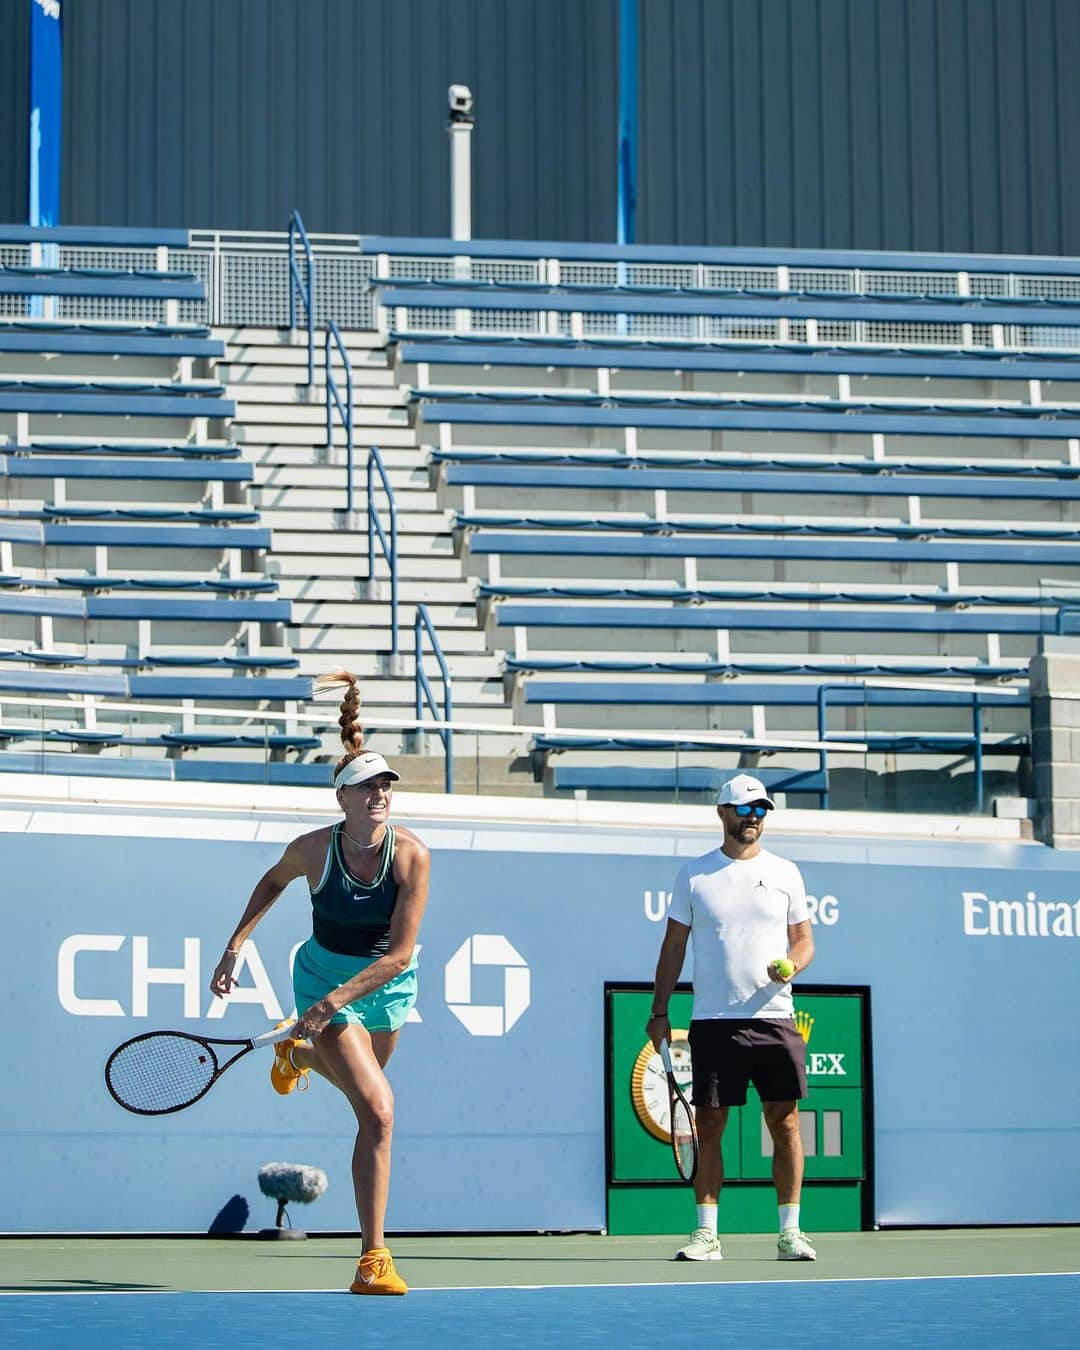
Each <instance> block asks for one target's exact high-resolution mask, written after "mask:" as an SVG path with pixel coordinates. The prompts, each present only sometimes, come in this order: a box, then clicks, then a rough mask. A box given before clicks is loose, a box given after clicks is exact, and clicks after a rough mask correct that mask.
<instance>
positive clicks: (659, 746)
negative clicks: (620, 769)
mask: <svg viewBox="0 0 1080 1350" xmlns="http://www.w3.org/2000/svg"><path fill="white" fill-rule="evenodd" d="M719 734H720V733H717V735H719ZM710 737H711V739H710V740H708V741H695V740H694V739H693V737H692V736H690V737H686V736H681V737H680V736H673V737H671V738H670V739H669V740H664V739H662V738H660V737H657V736H652V737H649V738H644V737H642V738H641V739H638V738H636V737H633V736H605V735H604V734H603V733H602V732H597V733H596V734H595V735H581V734H580V733H566V732H544V733H537V734H536V735H535V736H534V737H533V738H532V741H531V742H530V752H531V754H532V756H533V761H534V766H535V767H534V775H535V776H536V777H537V778H540V777H542V776H543V769H542V765H543V763H544V762H545V761H546V759H547V757H548V756H549V755H551V754H557V753H559V752H561V751H565V750H589V751H597V750H604V751H606V750H611V751H617V752H619V753H620V754H621V753H622V752H624V751H648V752H658V751H664V752H669V753H670V752H673V751H679V752H687V751H701V752H704V753H706V754H715V753H716V751H717V745H716V736H714V735H713V734H712V733H711V732H710ZM828 739H829V741H836V743H837V749H842V748H843V743H844V741H857V742H858V743H859V744H860V745H865V746H867V747H868V748H869V749H870V750H871V751H872V752H874V753H883V754H891V753H896V754H909V755H918V754H927V755H941V754H945V755H951V754H967V753H968V752H970V751H971V750H973V749H974V747H975V737H974V736H973V735H971V734H970V733H968V732H964V731H934V732H927V733H926V734H921V733H914V732H910V731H871V730H867V731H866V732H862V731H853V732H842V731H830V732H829V736H828ZM740 746H741V747H742V748H743V749H745V745H742V743H741V740H740V738H738V737H733V738H732V741H731V745H730V746H729V747H728V748H729V749H739V748H740ZM982 747H983V754H984V755H1018V756H1025V755H1029V754H1030V753H1031V745H1030V742H1029V740H1028V738H1027V737H1026V736H1023V735H1019V734H1017V735H1010V736H987V737H984V738H983V741H982ZM789 753H790V751H789ZM807 753H808V754H815V753H817V752H816V751H812V750H808V751H807ZM753 772H754V774H755V775H756V774H757V772H758V770H757V769H755V770H754V771H753Z"/></svg>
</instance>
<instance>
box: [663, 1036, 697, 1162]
mask: <svg viewBox="0 0 1080 1350" xmlns="http://www.w3.org/2000/svg"><path fill="white" fill-rule="evenodd" d="M660 1058H661V1060H662V1061H663V1064H664V1073H666V1074H667V1086H668V1101H669V1103H670V1106H671V1111H670V1119H671V1151H672V1152H673V1153H674V1154H675V1166H676V1168H677V1169H678V1172H679V1176H681V1177H682V1179H683V1181H693V1179H694V1177H695V1175H696V1174H697V1165H698V1137H697V1129H696V1127H695V1125H694V1113H693V1112H692V1111H691V1110H690V1103H689V1102H688V1101H687V1100H686V1098H685V1097H684V1096H683V1091H682V1088H681V1087H679V1084H678V1083H677V1082H676V1080H675V1066H674V1065H673V1064H672V1062H671V1050H670V1048H669V1047H668V1043H667V1041H666V1040H663V1041H661V1042H660Z"/></svg>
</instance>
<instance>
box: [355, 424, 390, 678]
mask: <svg viewBox="0 0 1080 1350" xmlns="http://www.w3.org/2000/svg"><path fill="white" fill-rule="evenodd" d="M376 472H378V475H379V478H380V479H381V481H382V485H383V490H384V491H385V493H386V503H387V508H388V514H389V516H390V534H389V538H388V537H387V533H386V530H385V529H384V528H383V523H382V518H381V517H380V515H379V510H378V507H377V506H376V505H375V473H376ZM349 476H350V481H351V478H352V474H351V471H350V475H349ZM367 506H368V529H367V548H368V583H369V584H370V583H371V582H373V581H374V580H375V537H376V535H377V536H378V539H379V543H380V544H381V545H382V551H383V557H384V558H385V559H386V562H387V566H388V567H389V568H390V655H391V656H392V657H396V656H397V654H398V565H397V564H398V556H397V533H398V529H397V502H396V500H395V499H394V489H393V488H392V487H391V485H390V477H389V475H388V474H387V472H386V465H385V464H384V463H383V461H382V455H380V454H379V450H378V447H377V446H374V445H373V446H372V447H371V449H370V451H369V453H368V462H367Z"/></svg>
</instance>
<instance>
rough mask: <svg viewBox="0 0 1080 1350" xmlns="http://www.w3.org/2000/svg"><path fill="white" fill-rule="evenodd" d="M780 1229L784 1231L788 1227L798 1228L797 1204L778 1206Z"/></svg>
mask: <svg viewBox="0 0 1080 1350" xmlns="http://www.w3.org/2000/svg"><path fill="white" fill-rule="evenodd" d="M779 1208H780V1231H781V1233H782V1232H784V1230H785V1229H788V1228H798V1226H799V1206H798V1205H781V1206H780V1207H779Z"/></svg>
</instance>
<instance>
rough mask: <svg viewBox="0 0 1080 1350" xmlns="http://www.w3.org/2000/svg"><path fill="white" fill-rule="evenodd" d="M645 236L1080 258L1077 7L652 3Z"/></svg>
mask: <svg viewBox="0 0 1080 1350" xmlns="http://www.w3.org/2000/svg"><path fill="white" fill-rule="evenodd" d="M639 13H640V22H641V32H642V36H641V51H642V106H641V118H640V121H641V137H642V139H641V154H640V163H639V173H640V192H639V217H638V239H639V240H640V241H641V242H655V243H661V242H664V243H667V242H678V243H686V244H774V245H790V246H801V247H831V248H843V247H854V248H915V249H947V250H957V251H964V250H978V251H987V252H1017V253H1050V254H1054V253H1069V254H1076V253H1080V212H1078V211H1077V209H1076V208H1077V206H1078V205H1080V202H1078V200H1077V199H1078V196H1080V184H1078V182H1077V175H1076V173H1075V171H1074V165H1075V164H1076V162H1077V156H1078V152H1080V91H1078V82H1077V81H1076V80H1075V78H1074V77H1073V72H1074V71H1075V69H1076V68H1077V60H1078V58H1080V4H1077V3H1076V0H640V9H639Z"/></svg>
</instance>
